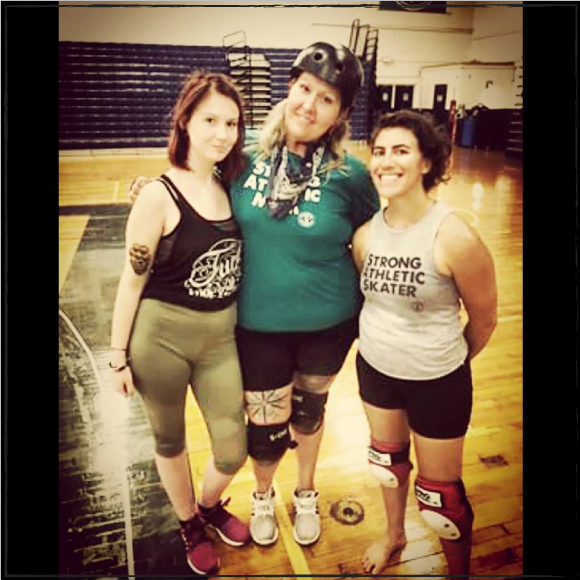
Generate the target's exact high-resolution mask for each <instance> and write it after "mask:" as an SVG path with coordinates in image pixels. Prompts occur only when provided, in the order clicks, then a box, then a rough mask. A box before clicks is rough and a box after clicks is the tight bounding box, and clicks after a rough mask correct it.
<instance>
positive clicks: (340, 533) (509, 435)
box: [59, 147, 523, 578]
mask: <svg viewBox="0 0 580 580" xmlns="http://www.w3.org/2000/svg"><path fill="white" fill-rule="evenodd" d="M353 152H354V153H355V154H356V155H358V156H360V157H361V158H363V159H365V160H366V159H367V158H368V151H367V150H366V148H364V147H363V148H359V147H353ZM98 153H99V154H98V155H96V154H95V155H62V156H61V158H60V187H59V206H60V212H59V214H60V215H59V296H60V300H59V302H60V304H59V306H60V316H59V346H60V349H59V372H60V383H59V400H60V423H59V425H60V432H59V452H60V456H59V474H60V480H59V491H60V494H59V495H60V525H59V546H60V548H59V550H60V573H61V574H74V575H78V577H83V574H86V575H87V576H88V575H92V577H93V578H94V577H95V576H94V575H96V576H97V577H98V575H101V574H102V575H113V576H115V575H119V576H123V575H124V576H126V575H127V574H130V575H136V576H137V577H139V576H140V575H167V576H171V575H185V576H189V575H191V571H190V569H189V567H188V566H187V564H186V563H185V559H184V552H183V548H182V543H181V539H180V538H179V536H178V534H177V532H176V530H177V522H176V520H175V518H174V516H173V513H172V510H171V507H170V505H169V502H168V500H167V498H166V496H165V493H164V491H163V490H162V488H161V486H160V482H159V478H158V476H157V473H156V470H155V467H154V463H153V440H152V436H151V433H150V429H149V426H148V423H147V419H146V416H145V412H144V407H143V404H142V403H141V400H140V399H139V397H138V396H136V397H134V398H133V399H132V400H129V401H127V400H124V399H123V398H121V397H120V396H119V395H117V394H115V393H113V392H112V391H111V390H110V388H109V386H108V383H107V381H108V376H107V371H106V366H107V362H108V356H107V355H108V351H107V348H108V345H109V332H110V322H111V314H112V308H113V301H114V297H115V293H116V288H117V283H118V279H119V276H120V273H121V267H122V262H123V235H124V223H125V219H126V217H127V214H128V211H129V206H128V205H127V201H126V192H127V188H128V184H129V182H130V181H131V179H132V178H133V177H134V176H136V175H139V174H143V175H155V174H158V173H160V172H162V171H163V170H164V168H165V167H166V162H165V159H164V156H163V154H161V155H160V154H159V152H158V151H131V152H125V154H123V155H117V154H111V153H112V152H98ZM453 167H454V177H453V179H452V181H451V182H450V183H449V184H448V185H446V186H440V187H439V190H438V197H439V198H441V199H444V200H445V201H447V202H448V203H450V204H452V205H453V206H455V207H457V208H458V209H459V210H461V213H462V214H463V215H464V217H465V218H466V219H467V220H468V221H469V222H470V223H471V224H472V225H473V226H474V227H475V228H476V229H477V230H478V232H479V233H480V235H481V236H482V238H483V240H484V241H485V243H486V244H487V245H488V247H489V248H490V250H491V252H492V255H493V257H494V260H495V266H496V275H497V281H498V292H499V323H498V327H497V329H496V331H495V334H494V336H493V337H492V340H491V341H490V343H489V345H488V346H487V347H486V349H485V350H484V351H483V353H482V354H480V355H479V356H478V357H477V358H476V360H475V361H474V362H473V375H474V383H475V399H474V411H473V416H472V423H471V426H470V428H469V431H468V434H467V438H466V444H465V455H464V481H465V483H466V486H467V490H468V493H469V496H470V499H471V502H472V505H473V508H474V511H475V523H474V530H475V531H474V547H473V554H472V573H473V574H494V575H510V574H521V573H522V570H523V540H522V517H523V515H522V428H523V424H522V326H523V319H522V219H523V210H522V207H523V205H522V204H523V194H522V171H521V169H520V168H519V167H518V166H517V164H516V163H515V162H514V161H512V160H509V159H507V158H505V157H504V155H503V154H502V153H499V152H485V151H477V150H471V149H463V148H456V149H455V151H454V160H453ZM355 352H356V345H355V346H354V347H353V349H352V351H351V352H350V354H349V357H348V359H347V361H346V363H345V365H344V367H343V369H342V371H341V373H340V374H339V376H338V378H337V380H336V382H335V384H334V385H333V386H332V389H331V392H330V398H329V402H328V410H327V423H326V428H325V429H326V431H325V436H324V439H323V442H322V448H321V453H320V459H319V465H318V471H317V488H318V490H319V492H320V509H321V516H322V524H323V534H322V536H321V539H320V540H319V541H318V543H317V544H315V545H314V546H312V547H308V548H301V547H299V546H298V545H297V544H296V543H295V542H294V540H293V539H292V529H291V526H292V523H291V509H290V508H291V495H292V491H293V490H294V487H295V473H296V465H295V457H294V455H293V453H292V452H288V453H287V455H286V457H285V458H284V460H283V462H282V464H281V466H280V469H279V470H278V473H277V476H276V480H275V489H276V492H277V494H276V495H277V506H276V510H277V517H278V521H279V524H280V529H281V535H280V538H279V540H278V542H277V544H276V545H274V546H273V547H270V548H262V547H258V546H255V545H250V546H246V547H244V548H241V549H240V548H238V549H236V548H231V547H229V546H226V545H224V544H220V543H219V542H218V541H216V543H215V545H216V546H217V550H218V553H219V556H220V559H221V563H222V568H221V571H220V574H222V575H226V574H232V575H242V576H244V575H258V574H271V575H276V576H278V577H281V578H282V577H285V576H288V575H292V574H303V575H306V577H308V575H310V574H312V575H315V574H327V575H328V574H329V575H331V577H332V575H336V577H337V578H338V577H339V576H341V575H346V574H361V573H362V572H363V571H362V566H361V565H360V558H361V556H362V554H363V552H364V549H365V547H366V545H368V544H369V543H371V542H372V541H373V540H374V539H375V538H376V537H378V535H379V534H380V533H381V530H382V528H383V526H384V514H383V507H382V500H381V496H380V490H379V488H378V484H377V483H376V482H375V481H374V480H373V479H372V478H371V476H370V475H369V474H368V469H367V463H366V445H367V442H368V428H367V426H366V421H365V418H364V416H363V412H362V406H361V404H360V400H359V397H358V393H357V385H356V375H355V371H354V355H355ZM187 426H188V434H187V444H188V449H189V454H190V463H191V466H192V472H193V477H194V481H195V484H196V486H197V485H199V483H200V482H201V477H202V473H203V469H204V466H205V464H206V462H207V461H208V459H209V447H208V438H207V433H206V431H205V426H204V424H203V420H202V419H201V416H200V414H199V412H198V411H197V408H196V406H195V404H194V402H193V399H192V398H191V397H190V398H189V400H188V405H187ZM412 459H413V458H412ZM414 463H416V462H415V461H414ZM252 489H253V475H252V472H251V468H250V464H249V462H248V463H247V464H246V465H245V466H244V468H243V469H242V470H241V472H240V473H239V474H238V475H237V476H236V478H235V479H234V481H233V483H232V485H231V486H230V488H229V489H228V491H227V492H226V496H225V497H228V496H229V495H231V498H232V499H231V503H230V506H229V507H230V508H231V510H232V511H233V512H234V513H236V514H237V515H239V516H240V517H242V518H245V519H248V518H249V515H250V494H251V491H252ZM361 508H362V515H363V518H362V519H361V521H359V522H358V523H355V522H356V520H357V519H358V518H357V514H359V512H360V511H361ZM407 536H408V539H409V543H408V545H407V547H406V548H405V550H404V551H403V552H402V554H401V555H400V556H399V557H398V558H397V559H396V561H394V562H393V563H392V565H390V566H389V567H388V568H386V569H385V570H384V571H383V572H382V574H386V575H397V574H399V575H405V574H406V575H413V574H419V575H420V574H434V575H437V574H440V573H443V572H444V570H445V564H444V559H443V555H442V553H441V549H440V547H439V542H438V540H437V538H436V537H435V536H434V534H432V533H431V532H430V531H429V530H428V529H427V527H426V526H425V525H424V524H423V522H422V519H421V518H420V516H419V512H418V509H417V507H416V504H415V499H414V497H413V496H412V494H410V496H409V502H408V507H407Z"/></svg>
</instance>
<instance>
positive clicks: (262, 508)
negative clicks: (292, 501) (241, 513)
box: [250, 488, 278, 546]
mask: <svg viewBox="0 0 580 580" xmlns="http://www.w3.org/2000/svg"><path fill="white" fill-rule="evenodd" d="M250 534H251V536H252V540H254V542H256V544H260V546H268V545H269V544H273V543H274V542H275V541H276V540H277V539H278V523H277V522H276V516H275V515H274V490H273V489H272V488H270V490H269V491H267V492H266V493H259V492H257V491H255V492H254V493H253V494H252V515H251V517H250Z"/></svg>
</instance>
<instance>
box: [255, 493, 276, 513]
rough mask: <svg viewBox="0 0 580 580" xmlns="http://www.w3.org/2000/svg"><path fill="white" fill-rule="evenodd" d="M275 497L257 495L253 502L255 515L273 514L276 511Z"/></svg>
mask: <svg viewBox="0 0 580 580" xmlns="http://www.w3.org/2000/svg"><path fill="white" fill-rule="evenodd" d="M273 499H274V498H272V497H264V498H261V497H256V496H255V495H254V501H253V502H252V512H253V515H258V514H259V515H272V514H273V513H274V501H273Z"/></svg>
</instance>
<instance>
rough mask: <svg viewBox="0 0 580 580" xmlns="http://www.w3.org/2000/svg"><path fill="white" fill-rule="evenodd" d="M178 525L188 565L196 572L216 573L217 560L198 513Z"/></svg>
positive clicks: (217, 567) (217, 568)
mask: <svg viewBox="0 0 580 580" xmlns="http://www.w3.org/2000/svg"><path fill="white" fill-rule="evenodd" d="M180 525H181V537H182V538H183V541H184V542H185V549H186V551H187V563H188V564H189V567H190V568H191V569H192V570H193V571H194V572H196V573H197V574H201V575H206V574H216V573H217V571H218V570H219V560H218V558H217V556H216V555H215V553H214V551H213V547H212V545H211V542H210V540H209V538H208V537H207V535H206V533H205V524H204V522H203V520H202V519H201V518H200V517H199V515H195V516H193V518H191V519H190V520H188V521H186V522H180Z"/></svg>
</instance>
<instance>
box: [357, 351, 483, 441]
mask: <svg viewBox="0 0 580 580" xmlns="http://www.w3.org/2000/svg"><path fill="white" fill-rule="evenodd" d="M356 371H357V375H358V382H359V391H360V396H361V398H362V400H363V401H364V402H365V403H369V404H370V405H373V406H375V407H380V408H382V409H404V410H405V411H406V412H407V417H408V420H409V426H410V427H411V429H412V430H413V431H414V432H415V433H418V434H419V435H422V436H423V437H430V438H432V439H455V438H456V437H463V436H464V435H465V433H466V432H467V427H468V425H469V420H470V418H471V408H472V405H473V385H472V382H471V367H470V365H469V359H467V360H466V361H465V362H464V363H463V364H462V365H461V366H460V367H459V368H457V369H456V370H454V371H453V372H452V373H449V374H448V375H445V376H443V377H439V378H437V379H430V380H425V381H413V380H406V379H396V378H393V377H389V376H387V375H384V374H383V373H380V372H379V371H377V370H376V369H374V368H373V367H371V365H369V364H368V363H367V361H366V360H365V359H364V358H363V357H362V356H361V354H360V353H357V357H356Z"/></svg>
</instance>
